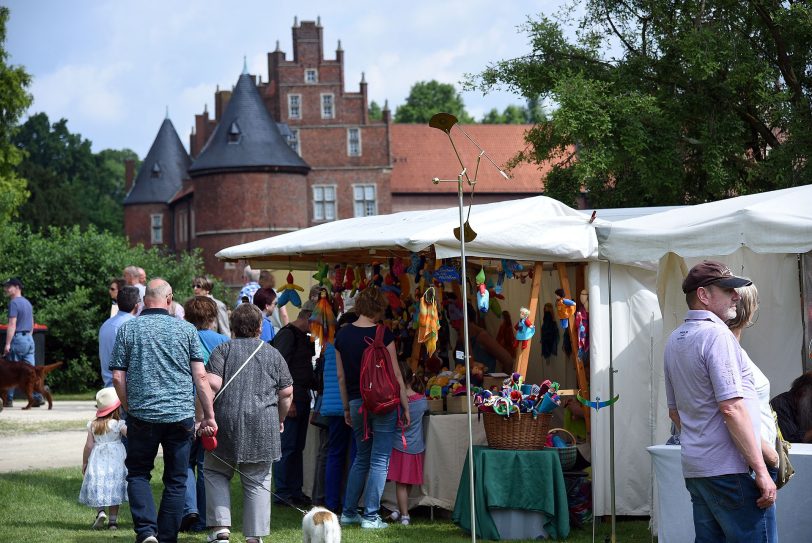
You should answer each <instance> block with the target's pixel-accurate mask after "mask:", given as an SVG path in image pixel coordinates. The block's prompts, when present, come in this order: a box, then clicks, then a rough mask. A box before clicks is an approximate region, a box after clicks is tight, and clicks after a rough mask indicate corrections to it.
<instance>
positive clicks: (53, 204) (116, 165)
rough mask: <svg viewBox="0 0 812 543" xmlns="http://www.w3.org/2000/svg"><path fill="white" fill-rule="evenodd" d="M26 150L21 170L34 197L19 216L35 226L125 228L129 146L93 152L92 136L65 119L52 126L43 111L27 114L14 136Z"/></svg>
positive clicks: (132, 154)
mask: <svg viewBox="0 0 812 543" xmlns="http://www.w3.org/2000/svg"><path fill="white" fill-rule="evenodd" d="M14 142H15V144H16V145H17V147H18V148H19V149H21V150H23V151H25V153H26V155H27V156H26V158H25V159H24V160H23V161H22V162H21V163H20V165H19V166H18V168H17V170H18V172H19V173H20V174H21V175H22V176H23V177H25V178H26V179H28V183H29V190H30V192H31V198H30V199H29V200H28V201H27V202H26V203H25V204H24V205H23V206H22V208H21V209H20V219H21V220H22V221H23V222H25V223H26V224H29V225H31V226H32V227H33V228H35V229H41V228H46V227H49V226H71V225H79V226H81V227H83V228H84V227H87V226H88V225H91V224H93V225H95V226H97V227H98V228H99V229H101V230H108V231H110V232H114V233H122V232H123V223H124V212H123V208H122V202H123V200H124V160H125V159H127V158H135V159H137V156H136V155H135V153H134V152H133V151H130V150H126V149H125V150H121V151H116V150H111V149H106V150H104V151H101V152H100V153H98V154H94V153H93V151H92V149H91V143H90V141H89V140H87V139H84V138H82V136H81V135H80V134H73V133H71V132H70V131H69V130H68V122H67V120H65V119H61V120H59V121H58V122H55V123H53V124H51V122H50V121H49V119H48V116H47V115H46V114H45V113H37V114H35V115H32V116H31V117H29V118H28V120H27V121H26V122H25V123H24V124H23V125H22V126H21V127H20V129H19V131H18V132H17V134H16V135H15V136H14Z"/></svg>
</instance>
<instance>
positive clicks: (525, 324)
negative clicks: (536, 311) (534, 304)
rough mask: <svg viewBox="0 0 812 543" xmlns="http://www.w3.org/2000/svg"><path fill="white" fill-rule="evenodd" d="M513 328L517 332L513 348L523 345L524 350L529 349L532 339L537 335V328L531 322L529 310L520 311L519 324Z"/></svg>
mask: <svg viewBox="0 0 812 543" xmlns="http://www.w3.org/2000/svg"><path fill="white" fill-rule="evenodd" d="M513 328H514V329H515V330H516V341H514V342H513V348H514V349H515V348H516V347H518V346H519V345H521V348H522V350H525V349H527V345H528V343H530V338H531V337H533V334H535V333H536V326H535V325H534V324H533V321H531V320H530V310H529V309H527V308H526V307H523V308H521V309H520V310H519V322H517V323H516V326H514V327H513Z"/></svg>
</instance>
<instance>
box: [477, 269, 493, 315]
mask: <svg viewBox="0 0 812 543" xmlns="http://www.w3.org/2000/svg"><path fill="white" fill-rule="evenodd" d="M476 288H477V292H476V305H477V307H478V308H479V311H480V313H487V312H488V309H490V302H489V299H490V293H488V287H486V286H485V269H484V268H480V269H479V273H478V274H476Z"/></svg>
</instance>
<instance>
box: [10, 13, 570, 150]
mask: <svg viewBox="0 0 812 543" xmlns="http://www.w3.org/2000/svg"><path fill="white" fill-rule="evenodd" d="M4 3H5V4H6V5H7V6H8V7H9V8H10V10H11V16H10V20H9V23H8V29H7V41H6V49H7V52H8V54H9V62H10V63H11V64H15V65H22V66H24V67H25V68H26V70H27V71H28V73H29V74H31V75H32V77H33V83H32V85H31V87H30V88H29V91H30V92H31V94H32V95H33V97H34V102H33V104H32V106H31V108H30V109H29V111H28V113H29V114H34V113H39V112H45V113H46V114H47V115H48V117H49V118H50V120H51V122H55V121H57V120H59V119H60V118H66V119H67V120H68V129H69V130H70V131H71V132H73V133H79V134H81V135H82V136H83V137H84V138H86V139H89V140H91V141H92V142H93V150H94V151H100V150H102V149H107V148H112V149H122V148H129V149H132V150H134V151H135V152H136V153H137V154H138V156H139V157H141V158H143V157H144V156H145V155H146V153H147V151H148V150H149V147H150V145H151V144H152V142H153V140H154V138H155V136H156V134H157V132H158V128H159V127H160V125H161V123H162V122H163V119H164V117H165V116H166V112H167V111H168V113H169V118H170V119H171V120H172V122H173V124H174V125H175V128H176V129H177V131H178V134H179V135H180V138H181V141H183V142H184V145H186V146H187V147H188V142H189V133H190V132H191V127H192V124H193V123H194V115H195V114H199V113H202V112H203V107H204V105H208V108H209V111H210V112H212V114H213V111H214V107H213V97H214V92H215V90H216V88H217V86H218V85H219V86H220V88H229V87H230V86H233V85H234V84H236V82H237V78H238V77H239V75H240V73H241V72H242V69H243V58H245V60H246V62H247V64H248V70H249V72H250V73H252V74H256V75H260V76H262V79H263V81H267V79H268V72H267V53H268V52H270V51H273V50H274V49H275V48H276V42H277V40H278V41H279V46H280V49H281V50H282V51H284V52H285V53H287V58H288V60H291V59H292V56H293V54H292V49H293V48H292V38H291V27H292V26H293V22H294V18H295V17H298V19H299V21H302V20H309V21H312V20H316V19H317V17H320V18H321V25H322V27H323V29H324V30H323V37H324V41H323V43H324V58H326V59H335V50H336V48H337V45H338V41H339V40H340V41H341V45H342V48H343V49H344V65H345V70H344V81H345V90H346V91H348V92H357V91H358V84H359V82H360V80H361V73H362V72H363V73H364V74H365V78H366V81H367V83H368V92H369V99H370V101H372V100H374V101H376V102H378V104H380V105H381V106H382V105H383V103H384V101H386V100H388V101H389V106H390V108H391V109H392V112H393V114H394V111H395V108H396V107H397V106H398V105H400V104H403V103H404V102H405V99H406V97H407V96H408V94H409V90H410V88H411V86H412V85H413V84H414V83H416V82H418V81H429V80H432V79H436V80H438V81H440V82H442V83H452V84H454V85H455V86H456V87H457V90H460V91H461V85H460V81H461V80H463V79H464V77H465V74H466V73H478V72H480V71H482V70H483V69H484V68H486V67H487V66H488V65H489V64H491V63H494V62H497V61H499V60H504V59H509V58H515V57H519V56H522V55H526V54H528V53H529V52H530V47H529V37H528V35H527V33H526V32H524V31H522V30H520V29H519V28H518V27H519V26H521V25H523V24H524V23H525V22H526V21H527V18H528V16H533V17H535V16H537V15H538V14H539V13H542V12H544V13H545V14H546V15H548V16H552V15H554V10H555V9H557V6H558V5H560V4H562V3H563V0H545V1H531V0H523V1H520V0H500V1H499V2H498V3H496V2H493V1H488V0H466V1H461V0H441V1H432V0H412V1H410V2H386V1H381V0H347V1H344V2H338V1H335V0H329V1H322V0H313V1H309V0H304V1H300V2H295V3H294V2H290V1H289V2H280V1H274V0H244V1H241V0H232V1H231V2H225V1H216V0H194V1H191V2H179V1H172V0H163V1H154V0H138V1H137V2H132V1H120V0H71V1H66V0H7V1H6V2H4ZM495 6H497V7H498V9H494V7H495ZM462 97H463V101H464V102H465V106H466V109H467V110H468V112H469V113H470V114H472V115H473V116H474V117H475V118H476V119H481V118H482V116H483V114H484V113H486V112H488V111H490V110H491V109H492V108H494V107H495V108H497V109H499V110H500V111H501V110H503V109H504V108H505V106H507V105H509V104H517V105H523V104H524V99H523V98H522V97H520V96H518V95H515V94H512V93H510V92H506V91H496V92H490V93H489V94H487V95H485V96H483V95H482V93H481V92H463V93H462Z"/></svg>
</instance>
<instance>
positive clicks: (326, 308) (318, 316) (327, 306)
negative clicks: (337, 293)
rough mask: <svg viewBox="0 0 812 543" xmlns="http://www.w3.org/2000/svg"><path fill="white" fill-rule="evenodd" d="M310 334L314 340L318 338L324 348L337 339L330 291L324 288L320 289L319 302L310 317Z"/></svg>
mask: <svg viewBox="0 0 812 543" xmlns="http://www.w3.org/2000/svg"><path fill="white" fill-rule="evenodd" d="M310 334H311V335H312V339H315V338H318V340H319V344H320V345H322V347H323V346H324V345H326V344H327V343H332V342H333V340H334V339H335V334H336V317H335V313H334V312H333V305H332V304H331V303H330V291H329V290H327V289H326V288H324V287H321V288H320V289H319V301H318V302H316V307H315V308H314V309H313V314H312V315H311V316H310Z"/></svg>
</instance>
